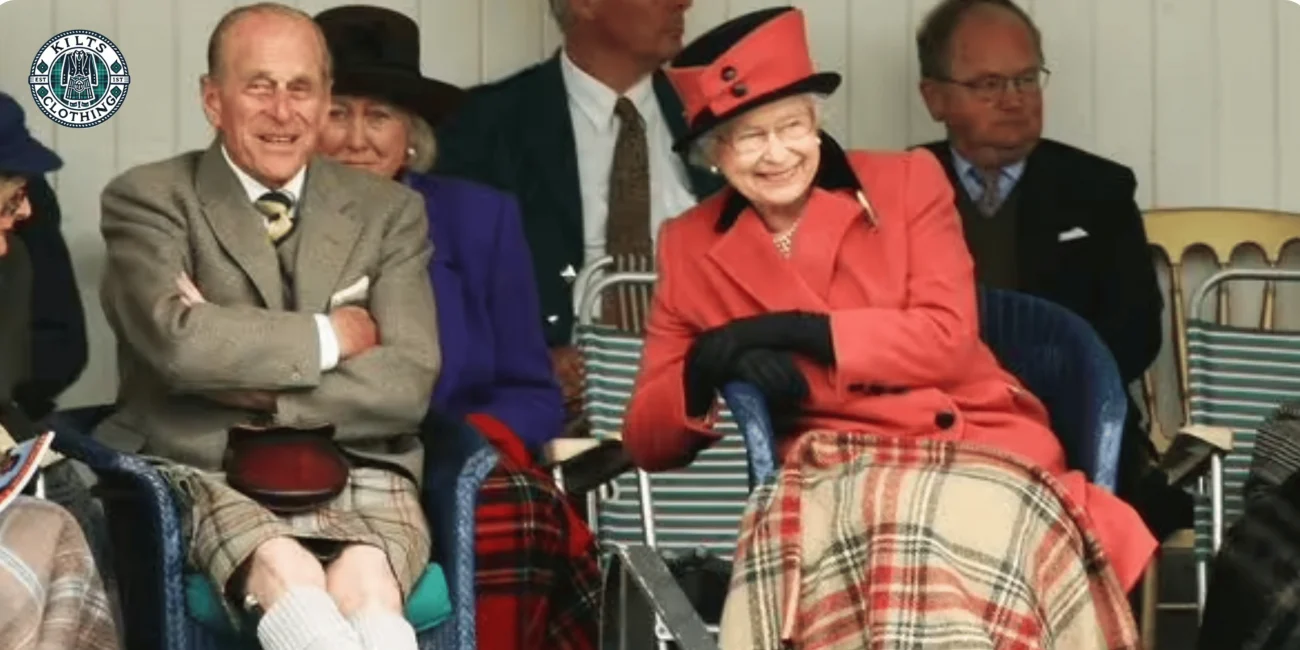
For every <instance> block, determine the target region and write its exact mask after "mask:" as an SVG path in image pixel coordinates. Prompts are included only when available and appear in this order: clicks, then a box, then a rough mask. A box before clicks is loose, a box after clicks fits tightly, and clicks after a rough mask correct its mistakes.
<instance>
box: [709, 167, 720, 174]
mask: <svg viewBox="0 0 1300 650" xmlns="http://www.w3.org/2000/svg"><path fill="white" fill-rule="evenodd" d="M709 173H710V174H717V173H718V166H717V165H713V166H712V167H709Z"/></svg>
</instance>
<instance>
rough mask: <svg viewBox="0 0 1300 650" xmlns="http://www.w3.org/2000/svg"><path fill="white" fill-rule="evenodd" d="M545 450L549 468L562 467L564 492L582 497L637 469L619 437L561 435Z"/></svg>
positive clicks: (544, 455) (548, 444)
mask: <svg viewBox="0 0 1300 650" xmlns="http://www.w3.org/2000/svg"><path fill="white" fill-rule="evenodd" d="M542 453H543V457H544V458H545V460H546V464H547V466H548V467H550V468H551V469H559V470H560V472H561V474H562V475H563V477H564V486H563V488H564V492H565V494H568V495H570V496H582V495H584V494H586V493H588V492H590V491H592V490H595V489H596V488H598V487H600V486H602V485H604V484H606V483H608V482H610V481H612V480H614V479H615V478H617V477H618V476H619V475H621V474H623V473H625V472H628V471H631V470H632V469H633V468H634V466H633V464H632V459H630V458H628V456H627V450H626V449H624V448H623V443H622V442H620V441H618V440H596V439H594V438H559V439H556V440H552V441H551V442H548V443H547V444H546V446H545V447H544V448H543V449H542Z"/></svg>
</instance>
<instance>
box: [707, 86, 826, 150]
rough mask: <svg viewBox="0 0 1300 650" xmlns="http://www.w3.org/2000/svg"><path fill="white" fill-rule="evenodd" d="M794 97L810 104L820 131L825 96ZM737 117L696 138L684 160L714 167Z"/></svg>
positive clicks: (824, 108) (824, 110) (823, 116)
mask: <svg viewBox="0 0 1300 650" xmlns="http://www.w3.org/2000/svg"><path fill="white" fill-rule="evenodd" d="M794 97H803V98H805V99H807V100H808V102H809V103H810V104H812V109H813V125H814V127H815V128H816V129H818V130H821V125H822V121H823V120H824V119H825V117H826V96H825V95H821V94H818V93H804V94H802V95H791V96H790V97H789V98H794ZM789 98H783V99H789ZM742 115H743V113H742ZM739 117H740V116H736V117H733V118H731V119H729V120H727V121H726V122H723V123H722V124H719V125H717V126H715V127H713V128H711V129H709V130H708V131H705V132H704V133H703V134H702V135H700V137H698V138H696V139H695V142H693V143H691V146H690V150H689V151H688V152H687V154H686V160H687V161H688V162H690V163H691V164H692V165H696V166H699V167H705V168H711V167H714V166H715V163H716V161H717V152H718V146H719V145H721V144H722V140H723V138H725V137H726V136H727V134H728V133H729V132H730V131H731V129H732V127H734V126H735V122H736V120H737V119H738V118H739Z"/></svg>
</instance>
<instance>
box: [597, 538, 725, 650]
mask: <svg viewBox="0 0 1300 650" xmlns="http://www.w3.org/2000/svg"><path fill="white" fill-rule="evenodd" d="M628 587H634V589H628ZM604 599H605V603H604V606H603V608H602V609H603V610H604V614H603V615H602V616H601V619H602V622H601V631H600V635H601V644H600V645H601V647H620V648H621V647H628V646H625V644H623V643H620V641H621V640H622V638H626V639H628V640H630V641H632V642H633V644H632V645H631V646H630V647H637V648H641V647H646V648H648V647H652V644H651V643H648V642H647V641H648V640H649V639H653V638H654V630H655V626H654V615H656V614H658V615H659V617H660V619H662V621H663V623H664V627H665V628H667V632H668V635H669V636H670V637H671V638H672V640H673V641H674V642H676V644H677V647H678V648H679V649H680V650H716V649H717V647H718V646H717V643H716V642H715V641H714V639H713V635H712V634H710V633H709V629H708V627H706V626H705V624H704V619H702V618H700V615H699V613H698V612H696V611H695V610H694V609H693V608H692V606H691V601H690V599H689V598H687V596H686V592H684V591H682V588H681V587H680V586H678V584H677V580H676V578H674V577H673V574H672V572H671V571H669V570H668V565H667V564H665V563H664V560H663V558H662V557H660V556H659V554H658V553H657V552H655V550H654V549H653V548H650V547H649V546H645V545H643V544H633V545H629V546H623V545H621V544H620V545H616V546H615V547H614V552H613V554H612V556H611V557H610V562H609V565H608V568H607V570H606V580H605V594H604ZM629 614H630V615H632V616H634V617H636V618H635V619H633V620H629V619H628V615H629Z"/></svg>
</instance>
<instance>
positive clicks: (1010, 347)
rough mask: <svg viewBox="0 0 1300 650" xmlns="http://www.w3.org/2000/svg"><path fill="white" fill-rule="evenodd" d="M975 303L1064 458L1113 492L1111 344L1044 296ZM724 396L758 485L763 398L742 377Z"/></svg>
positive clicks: (1115, 450) (995, 293)
mask: <svg viewBox="0 0 1300 650" xmlns="http://www.w3.org/2000/svg"><path fill="white" fill-rule="evenodd" d="M979 306H980V335H981V337H982V338H983V339H984V342H985V343H986V344H987V345H988V346H989V348H990V349H992V350H993V353H994V354H995V355H996V356H997V358H998V360H999V361H1000V362H1001V363H1002V366H1003V367H1004V368H1006V369H1007V371H1009V372H1010V373H1011V374H1013V375H1015V376H1016V377H1017V378H1019V379H1020V381H1021V382H1022V383H1024V384H1025V387H1026V388H1028V389H1029V391H1030V392H1031V393H1033V394H1034V395H1036V396H1037V397H1038V398H1039V399H1040V400H1042V402H1043V404H1044V405H1045V406H1046V407H1047V411H1048V414H1049V415H1050V417H1051V420H1052V429H1053V430H1054V431H1055V432H1056V435H1057V436H1058V437H1059V438H1060V439H1061V444H1062V446H1063V447H1064V448H1065V454H1066V460H1067V462H1068V463H1069V464H1070V466H1071V467H1072V468H1073V469H1077V470H1079V471H1082V472H1083V473H1084V474H1086V475H1087V476H1088V477H1089V479H1090V480H1091V481H1092V482H1093V483H1095V484H1096V485H1098V486H1101V487H1103V488H1106V489H1108V490H1110V491H1112V492H1114V490H1115V482H1116V478H1117V474H1118V468H1119V451H1120V440H1121V437H1122V436H1123V433H1124V418H1125V416H1126V415H1127V411H1128V401H1127V399H1126V398H1125V394H1124V386H1123V384H1122V382H1121V380H1120V378H1119V369H1118V368H1117V367H1116V365H1115V359H1114V357H1112V356H1111V354H1110V350H1109V349H1108V348H1106V345H1105V344H1104V343H1102V341H1101V338H1100V337H1098V336H1097V333H1096V332H1095V331H1094V330H1093V329H1092V326H1091V325H1089V324H1088V322H1087V321H1085V320H1083V318H1081V317H1079V316H1078V315H1076V314H1075V313H1074V312H1072V311H1070V310H1069V309H1066V308H1065V307H1061V306H1059V305H1057V304H1055V303H1052V302H1049V301H1047V300H1043V299H1042V298H1036V297H1034V296H1030V295H1027V294H1023V293H1017V292H1013V291H1003V290H998V289H989V288H984V287H981V288H980V291H979ZM723 398H724V399H725V400H726V402H727V406H728V408H730V409H731V412H732V414H733V415H734V416H735V419H736V423H737V426H738V427H739V429H740V431H741V433H742V435H744V437H745V445H746V448H747V449H748V452H749V472H750V483H751V487H752V486H757V485H758V484H760V483H761V482H763V481H766V480H768V479H769V478H771V477H772V475H773V474H775V472H776V456H775V453H774V451H773V444H772V424H771V421H770V419H769V418H768V414H767V404H766V402H765V400H764V398H763V396H762V394H761V393H759V392H758V390H757V389H755V388H754V387H753V386H749V385H746V384H742V383H733V384H729V385H728V386H726V387H725V388H724V389H723Z"/></svg>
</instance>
